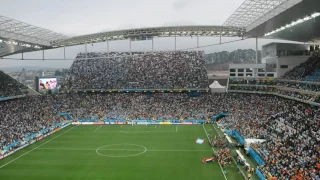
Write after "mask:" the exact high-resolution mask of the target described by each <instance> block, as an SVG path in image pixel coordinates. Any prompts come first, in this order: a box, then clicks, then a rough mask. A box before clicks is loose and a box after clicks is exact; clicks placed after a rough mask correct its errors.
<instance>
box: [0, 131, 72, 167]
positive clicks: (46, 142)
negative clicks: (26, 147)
mask: <svg viewBox="0 0 320 180" xmlns="http://www.w3.org/2000/svg"><path fill="white" fill-rule="evenodd" d="M75 127H77V126H75ZM75 127H73V128H71V129H69V130H67V131H65V132H63V133H61V134H59V135H58V136H56V137H54V138H52V139H49V140H48V141H46V142H44V143H42V144H40V145H39V146H37V147H35V148H33V149H31V150H30V151H27V152H26V153H24V154H22V155H20V156H18V157H16V158H14V159H12V160H11V161H9V162H7V163H6V164H4V165H2V166H0V169H1V168H3V167H5V166H6V165H8V164H10V163H12V162H14V161H15V160H17V159H19V158H21V157H23V156H25V155H27V154H29V153H30V152H32V151H34V150H36V149H38V148H39V147H41V146H43V145H45V144H47V143H48V142H50V141H52V140H54V139H56V138H58V137H60V136H61V135H63V134H65V133H67V132H69V131H70V130H72V129H74V128H75Z"/></svg>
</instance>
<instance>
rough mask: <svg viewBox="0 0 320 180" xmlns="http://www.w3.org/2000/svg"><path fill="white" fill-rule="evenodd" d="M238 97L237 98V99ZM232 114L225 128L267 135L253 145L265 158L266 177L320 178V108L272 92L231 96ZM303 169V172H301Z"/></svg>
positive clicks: (224, 122) (248, 135)
mask: <svg viewBox="0 0 320 180" xmlns="http://www.w3.org/2000/svg"><path fill="white" fill-rule="evenodd" d="M236 99H237V100H236ZM226 102H228V103H230V102H233V103H234V104H235V107H234V108H233V109H230V110H229V112H230V114H231V116H229V117H227V118H223V119H221V120H220V122H219V124H221V125H222V126H223V127H224V128H226V129H228V130H236V131H237V132H239V134H240V135H241V136H242V137H244V138H245V139H247V138H253V139H266V140H267V141H266V142H264V143H258V144H252V145H251V146H252V147H253V148H254V149H255V150H256V151H257V153H258V154H260V156H261V157H262V158H263V159H264V160H265V164H264V165H263V166H260V167H259V169H260V170H261V171H262V173H263V174H264V176H265V177H269V175H272V176H275V177H278V178H279V179H292V178H294V177H300V178H302V179H312V178H313V179H316V178H320V174H319V170H320V169H319V168H318V167H317V163H319V160H320V128H319V126H320V110H319V108H318V107H313V106H310V105H307V104H303V103H299V102H296V101H291V100H287V99H283V98H281V97H277V96H272V95H264V96H263V95H256V94H252V95H242V96H239V97H236V98H235V97H233V96H228V99H227V100H226ZM301 172H303V173H301Z"/></svg>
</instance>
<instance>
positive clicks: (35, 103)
mask: <svg viewBox="0 0 320 180" xmlns="http://www.w3.org/2000/svg"><path fill="white" fill-rule="evenodd" d="M60 111H67V112H69V113H70V114H71V115H72V116H73V117H74V118H75V119H97V120H105V119H123V120H143V119H147V120H149V119H154V120H172V119H178V120H187V119H188V120H191V119H210V117H212V116H214V115H216V114H218V113H220V112H222V111H228V112H229V113H230V116H229V117H227V118H224V119H222V120H220V122H219V124H222V126H223V127H224V128H227V129H228V130H237V131H238V132H239V133H240V134H241V135H242V136H243V137H244V138H259V139H267V141H266V142H265V143H261V144H257V145H253V147H254V148H255V149H256V151H257V152H258V153H259V154H261V156H262V157H264V159H265V161H266V164H265V165H264V166H262V167H260V169H261V171H262V172H263V173H264V174H265V175H267V174H268V173H271V174H272V175H273V176H277V177H282V176H284V177H292V176H296V175H298V174H297V173H296V171H295V170H296V169H300V168H303V169H304V171H307V172H310V173H311V171H313V168H315V165H316V162H318V161H319V157H320V155H319V152H320V151H319V145H320V130H319V124H317V123H318V122H317V121H316V120H318V119H319V117H320V110H319V108H317V107H312V106H310V105H307V104H303V103H299V102H296V101H292V100H288V99H284V98H281V97H278V96H272V95H259V94H240V93H229V94H210V93H204V94H201V95H200V96H198V97H191V96H189V95H188V94H187V93H177V94H176V93H154V94H148V93H77V94H76V93H75V94H59V95H54V96H36V97H26V98H22V99H16V100H11V101H5V102H1V103H0V119H1V121H0V134H1V135H0V137H1V142H0V143H1V146H4V145H8V144H10V143H12V142H13V141H16V140H19V139H22V138H23V137H25V136H27V135H30V134H32V133H35V132H38V131H40V130H41V129H44V128H46V127H49V126H51V125H52V124H54V123H57V122H60V121H62V120H63V119H61V117H60V116H59V115H58V112H60ZM317 118H318V119H317ZM280 124H282V125H280ZM214 142H215V143H217V146H220V145H221V144H222V147H223V143H220V139H218V138H216V139H215V141H214ZM221 142H222V140H221ZM286 150H290V151H286ZM290 152H292V153H290ZM220 156H221V158H220V161H221V162H222V163H224V164H228V163H229V161H228V157H229V156H228V155H227V154H226V153H225V152H224V151H223V152H222V154H221V155H220ZM218 157H219V156H218ZM293 159H294V160H293ZM284 171H285V172H286V173H283V172H284ZM311 174H312V173H311ZM311 174H308V176H309V175H311ZM312 176H315V177H316V175H312Z"/></svg>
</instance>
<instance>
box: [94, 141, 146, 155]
mask: <svg viewBox="0 0 320 180" xmlns="http://www.w3.org/2000/svg"><path fill="white" fill-rule="evenodd" d="M146 151H147V148H146V147H144V146H142V145H139V144H110V145H106V146H102V147H99V148H98V149H96V153H97V154H98V155H100V156H106V157H132V156H138V155H141V154H143V153H145V152H146Z"/></svg>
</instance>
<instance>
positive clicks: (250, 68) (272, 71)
mask: <svg viewBox="0 0 320 180" xmlns="http://www.w3.org/2000/svg"><path fill="white" fill-rule="evenodd" d="M309 57H310V51H309V46H308V45H304V44H290V43H269V44H266V45H264V46H262V63H261V64H229V73H230V76H231V77H232V76H233V77H247V76H251V77H275V78H278V77H281V76H283V75H284V74H285V73H286V72H287V71H290V70H291V69H293V68H294V67H296V66H297V65H299V64H301V63H303V62H305V61H306V60H308V58H309Z"/></svg>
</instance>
